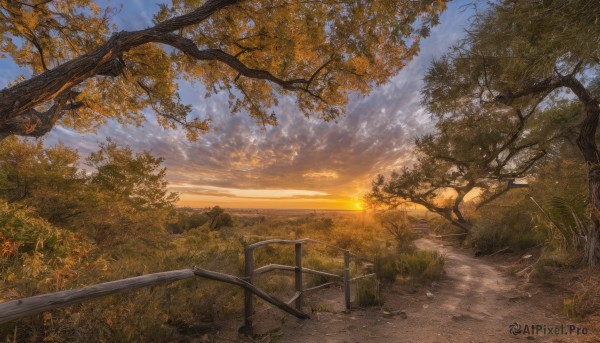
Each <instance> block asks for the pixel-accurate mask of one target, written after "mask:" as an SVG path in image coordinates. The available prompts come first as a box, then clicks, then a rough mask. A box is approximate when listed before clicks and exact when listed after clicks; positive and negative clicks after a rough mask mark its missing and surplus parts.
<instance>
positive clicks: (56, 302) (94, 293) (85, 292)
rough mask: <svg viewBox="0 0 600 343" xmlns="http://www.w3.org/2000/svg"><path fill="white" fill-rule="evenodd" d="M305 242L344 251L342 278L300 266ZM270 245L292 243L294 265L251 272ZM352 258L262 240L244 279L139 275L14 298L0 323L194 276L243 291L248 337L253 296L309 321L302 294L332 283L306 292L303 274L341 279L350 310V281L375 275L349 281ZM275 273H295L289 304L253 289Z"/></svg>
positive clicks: (192, 272)
mask: <svg viewBox="0 0 600 343" xmlns="http://www.w3.org/2000/svg"><path fill="white" fill-rule="evenodd" d="M305 243H319V244H324V245H326V246H329V247H331V248H334V249H338V250H340V251H343V253H344V272H343V274H342V275H336V274H332V273H327V272H324V271H318V270H313V269H309V268H303V267H302V245H303V244H305ZM270 244H294V245H295V252H296V257H295V262H296V266H286V265H279V264H270V265H267V266H263V267H260V268H257V269H254V256H253V252H254V249H256V248H259V247H263V246H266V245H270ZM351 257H354V258H357V259H359V260H361V261H367V260H365V259H362V258H360V257H358V256H356V255H354V254H352V253H350V252H349V251H347V250H344V249H341V248H339V247H336V246H333V245H330V244H328V243H324V242H319V241H315V240H311V239H303V240H270V241H263V242H258V243H254V244H250V245H248V246H246V249H245V273H246V277H245V278H243V279H242V278H240V277H237V276H233V275H228V274H223V273H218V272H213V271H210V270H205V269H200V268H195V269H181V270H174V271H168V272H162V273H154V274H147V275H142V276H136V277H132V278H128V279H121V280H116V281H110V282H104V283H100V284H96V285H91V286H88V287H84V288H80V289H74V290H67V291H60V292H54V293H47V294H42V295H37V296H33V297H29V298H24V299H17V300H12V301H7V302H4V303H0V324H2V323H6V322H9V321H11V320H15V319H18V318H22V317H26V316H31V315H34V314H37V313H41V312H44V311H49V310H52V309H56V308H60V307H65V306H69V305H73V304H77V303H80V302H84V301H87V300H91V299H95V298H99V297H103V296H107V295H111V294H115V293H119V292H124V291H129V290H134V289H138V288H143V287H149V286H155V285H159V284H165V283H169V282H174V281H178V280H184V279H190V278H194V277H202V278H205V279H210V280H216V281H221V282H225V283H229V284H233V285H236V286H239V287H242V288H244V326H243V327H242V331H243V332H246V333H248V334H251V333H252V315H253V314H254V304H253V298H252V296H253V295H256V296H258V297H259V298H261V299H263V300H265V301H267V302H268V303H270V304H272V305H274V306H275V307H277V308H279V309H281V310H283V311H285V312H287V313H289V314H291V315H293V316H295V317H297V318H300V319H308V318H310V317H309V315H308V314H306V313H304V312H302V295H303V294H306V293H308V292H312V291H316V290H318V289H321V288H323V287H326V286H329V285H331V284H333V283H334V282H327V283H324V284H321V285H318V286H315V287H311V288H308V289H303V286H302V274H303V273H307V274H315V275H321V276H325V277H329V278H332V279H338V280H340V279H341V280H343V284H344V302H345V306H346V309H347V310H349V309H350V282H351V281H354V280H357V279H360V278H364V277H368V276H372V275H375V274H366V275H362V276H359V277H355V278H353V279H350V270H349V266H350V259H351ZM274 270H284V271H294V274H295V290H296V293H295V294H294V296H293V297H292V298H291V299H290V300H289V301H288V302H283V301H281V300H279V299H277V298H275V297H273V296H271V295H269V294H267V293H265V292H264V291H262V290H260V289H259V288H257V287H256V286H254V285H253V284H252V279H253V276H254V275H259V274H264V273H267V272H271V271H274ZM292 302H294V303H295V308H294V307H291V306H290V304H291V303H292Z"/></svg>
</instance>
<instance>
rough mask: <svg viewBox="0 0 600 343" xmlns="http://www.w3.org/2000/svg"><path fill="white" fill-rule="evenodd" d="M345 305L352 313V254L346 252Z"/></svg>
mask: <svg viewBox="0 0 600 343" xmlns="http://www.w3.org/2000/svg"><path fill="white" fill-rule="evenodd" d="M344 304H345V305H346V311H350V252H349V251H348V250H345V251H344Z"/></svg>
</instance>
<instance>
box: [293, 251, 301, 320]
mask: <svg viewBox="0 0 600 343" xmlns="http://www.w3.org/2000/svg"><path fill="white" fill-rule="evenodd" d="M295 250H296V270H295V272H294V274H295V276H296V292H300V295H298V298H296V302H295V303H296V309H297V310H299V311H302V243H296V244H295Z"/></svg>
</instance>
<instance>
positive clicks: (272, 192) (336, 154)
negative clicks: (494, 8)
mask: <svg viewBox="0 0 600 343" xmlns="http://www.w3.org/2000/svg"><path fill="white" fill-rule="evenodd" d="M103 3H105V2H104V1H101V2H100V4H103ZM469 3H470V2H468V1H453V2H450V3H449V6H448V9H447V10H446V12H444V13H443V14H442V16H441V19H440V25H438V26H437V27H435V28H434V29H433V30H432V31H431V35H430V36H429V37H428V38H426V39H425V40H424V41H423V42H422V44H421V51H420V53H419V55H418V56H417V57H416V58H414V59H413V60H412V61H411V62H410V63H409V64H408V65H407V66H406V67H405V68H403V69H402V70H401V71H400V72H399V73H398V74H397V75H396V76H395V77H393V78H392V79H391V80H390V81H389V82H388V83H386V84H385V85H383V86H381V87H378V88H375V89H373V90H372V92H371V93H370V94H369V95H368V96H354V97H352V99H351V101H350V102H349V104H348V106H347V108H346V115H345V116H343V117H341V118H339V119H338V120H336V121H335V122H322V121H320V120H318V119H315V118H308V119H307V118H306V117H304V116H303V115H302V113H300V112H299V111H298V110H297V109H296V107H295V105H294V103H293V101H292V100H291V99H288V98H283V99H281V100H280V104H279V106H278V108H277V109H276V113H277V115H278V122H279V125H278V126H275V127H267V128H262V127H260V126H259V125H257V124H256V123H255V122H254V120H252V119H251V118H250V117H249V116H248V115H245V114H244V113H239V114H236V115H230V114H229V111H228V107H227V95H226V94H217V95H212V96H211V97H210V98H205V94H206V91H205V89H204V87H203V86H202V85H200V84H188V83H185V82H181V83H180V93H181V97H182V100H183V101H184V102H185V103H188V104H191V105H192V106H193V108H194V110H195V111H196V112H198V113H210V117H211V119H212V123H211V126H212V129H211V131H210V132H208V133H206V134H204V135H202V136H201V137H200V138H199V139H198V140H197V141H195V142H191V141H188V140H187V139H186V137H185V133H184V132H183V131H179V130H165V129H163V128H161V127H160V126H159V125H158V124H157V123H156V121H155V120H154V118H153V114H152V113H151V112H148V114H147V117H148V120H147V121H146V123H144V124H143V125H142V126H141V127H135V126H121V125H120V124H118V123H116V122H109V123H108V124H107V125H105V126H103V127H101V128H100V129H99V130H98V131H97V132H95V133H91V134H81V133H77V132H75V131H72V130H68V129H65V128H62V127H56V128H55V129H54V130H53V131H52V132H51V133H50V134H49V135H48V136H47V137H45V138H44V139H45V143H46V144H47V145H52V144H55V143H56V142H59V141H60V142H63V143H64V144H66V145H67V146H70V147H73V148H76V149H78V151H79V152H80V155H81V156H83V157H85V156H87V155H88V154H89V153H90V152H92V151H95V150H97V146H98V143H99V142H102V141H104V140H105V138H106V137H112V139H113V141H114V142H116V143H117V144H119V145H129V146H130V147H132V148H133V150H134V151H142V150H148V151H150V152H152V154H153V155H155V156H161V157H164V158H165V160H164V163H163V165H164V166H165V167H166V168H167V180H168V182H169V189H170V190H171V191H174V192H178V193H179V194H180V201H179V203H178V205H180V206H190V207H208V206H215V205H219V206H221V207H225V208H302V209H346V210H357V209H360V208H361V204H360V198H361V197H362V196H363V195H364V194H366V193H368V191H369V190H370V184H371V180H372V179H373V178H375V177H376V176H377V175H378V174H388V173H390V172H391V171H393V170H397V169H399V168H401V167H403V166H410V165H411V163H412V162H413V161H414V156H413V147H414V139H415V137H417V136H420V135H423V134H425V133H427V132H430V131H431V129H432V127H433V123H432V121H431V118H430V116H429V114H428V113H427V111H426V110H425V109H424V108H423V107H422V106H421V104H420V101H421V97H420V89H421V87H422V86H423V81H422V79H423V76H424V74H425V72H426V70H427V67H428V66H429V64H430V62H431V61H432V59H434V58H436V57H440V56H441V55H442V54H443V53H444V52H445V51H446V49H447V48H448V47H449V46H450V45H451V44H453V43H455V42H457V41H458V40H459V39H460V38H461V37H462V35H463V32H464V28H465V25H467V23H468V20H469V17H470V16H471V14H472V12H471V11H470V8H469V6H468V4H469ZM110 4H111V5H120V4H122V5H123V8H122V11H121V12H120V13H119V14H117V15H116V16H115V18H114V23H115V24H117V25H118V27H119V29H125V30H136V29H142V28H145V27H147V26H150V25H151V24H152V15H153V14H154V13H155V12H156V11H157V10H158V5H157V4H156V1H147V0H130V1H111V2H110ZM18 74H19V71H18V70H17V69H16V68H15V66H14V65H13V64H12V63H11V62H10V61H8V60H6V59H2V58H0V88H4V87H5V86H6V84H7V83H8V82H10V81H12V80H13V79H14V78H15V77H16V76H17V75H18Z"/></svg>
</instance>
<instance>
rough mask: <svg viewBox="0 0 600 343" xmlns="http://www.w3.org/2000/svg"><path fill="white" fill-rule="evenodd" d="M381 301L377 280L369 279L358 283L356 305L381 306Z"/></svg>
mask: <svg viewBox="0 0 600 343" xmlns="http://www.w3.org/2000/svg"><path fill="white" fill-rule="evenodd" d="M381 300H382V299H381V294H380V291H379V281H377V279H375V278H372V277H369V278H364V279H360V280H358V281H357V282H356V304H357V305H358V306H375V305H379V306H380V305H381V304H382V301H381Z"/></svg>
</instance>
